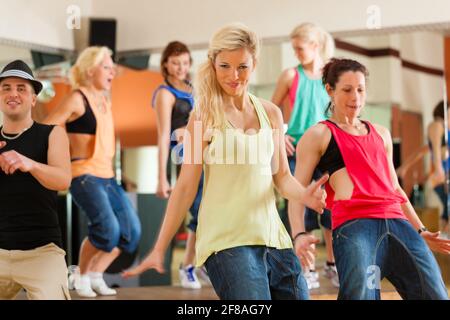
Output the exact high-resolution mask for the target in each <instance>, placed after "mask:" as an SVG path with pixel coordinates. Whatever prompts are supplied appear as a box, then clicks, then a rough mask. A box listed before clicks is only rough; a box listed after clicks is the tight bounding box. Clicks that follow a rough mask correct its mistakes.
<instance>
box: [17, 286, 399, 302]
mask: <svg viewBox="0 0 450 320" xmlns="http://www.w3.org/2000/svg"><path fill="white" fill-rule="evenodd" d="M117 292H118V294H117V295H115V296H98V297H96V298H80V297H79V296H78V295H77V293H76V292H75V291H71V292H70V295H71V297H72V299H73V300H218V297H217V295H216V294H215V292H214V290H213V288H211V287H205V288H201V289H198V290H190V289H183V288H181V287H177V286H153V287H138V288H118V289H117ZM336 298H337V295H336V294H333V293H331V294H330V293H329V294H317V293H314V292H311V300H336ZM381 298H382V300H400V299H401V298H400V296H399V295H398V294H397V293H396V292H383V293H382V294H381ZM26 299H27V298H26V294H25V292H21V293H20V294H19V296H18V297H17V299H16V300H26Z"/></svg>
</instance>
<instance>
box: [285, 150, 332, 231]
mask: <svg viewBox="0 0 450 320" xmlns="http://www.w3.org/2000/svg"><path fill="white" fill-rule="evenodd" d="M288 162H289V169H290V170H291V174H292V175H294V173H295V163H296V155H295V153H294V155H293V156H290V157H288ZM321 176H322V173H321V172H320V171H319V170H317V169H315V170H314V173H313V177H312V178H313V180H318V179H319V178H320V177H321ZM287 203H288V201H287V200H286V207H287ZM319 221H320V224H321V225H322V227H324V228H325V229H328V230H331V211H330V210H328V209H324V210H323V213H322V214H319V213H317V212H316V211H314V210H312V209H310V208H308V207H306V208H305V230H306V231H307V232H310V231H313V230H316V229H318V230H320V225H319Z"/></svg>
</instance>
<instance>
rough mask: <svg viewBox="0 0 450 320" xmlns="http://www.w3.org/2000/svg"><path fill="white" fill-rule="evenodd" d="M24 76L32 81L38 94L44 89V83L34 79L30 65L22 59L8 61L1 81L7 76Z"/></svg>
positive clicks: (0, 77) (1, 75) (0, 76)
mask: <svg viewBox="0 0 450 320" xmlns="http://www.w3.org/2000/svg"><path fill="white" fill-rule="evenodd" d="M11 77H16V78H22V79H26V80H28V81H30V82H31V85H32V86H33V88H34V91H35V93H36V94H39V92H41V90H42V83H41V82H39V81H37V80H36V79H34V76H33V72H32V71H31V69H30V67H29V66H28V65H27V64H26V63H25V62H23V61H22V60H14V61H13V62H10V63H8V64H7V65H6V66H5V67H4V68H3V70H2V72H1V73H0V82H1V81H2V80H3V79H5V78H11Z"/></svg>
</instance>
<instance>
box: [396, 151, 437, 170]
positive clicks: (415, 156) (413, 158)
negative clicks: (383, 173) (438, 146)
mask: <svg viewBox="0 0 450 320" xmlns="http://www.w3.org/2000/svg"><path fill="white" fill-rule="evenodd" d="M428 152H430V149H429V147H428V145H424V146H422V147H420V148H419V149H417V150H416V151H415V152H414V153H412V154H411V155H410V156H409V157H408V158H407V159H406V160H405V161H404V162H403V164H402V165H401V166H400V167H398V168H397V170H396V172H397V175H398V176H400V177H401V178H405V176H406V173H407V172H408V171H409V169H410V168H411V167H412V166H414V165H415V164H416V163H417V162H418V161H420V160H422V159H423V158H424V157H425V156H426V155H427V154H428Z"/></svg>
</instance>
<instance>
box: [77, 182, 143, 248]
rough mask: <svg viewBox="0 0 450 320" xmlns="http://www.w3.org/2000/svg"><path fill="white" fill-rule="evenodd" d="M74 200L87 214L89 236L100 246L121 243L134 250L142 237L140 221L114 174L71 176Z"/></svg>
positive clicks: (119, 246) (116, 245)
mask: <svg viewBox="0 0 450 320" xmlns="http://www.w3.org/2000/svg"><path fill="white" fill-rule="evenodd" d="M70 193H71V194H72V197H73V200H74V202H75V203H76V204H77V206H78V207H79V208H80V209H81V210H83V211H84V212H85V214H86V215H87V217H88V238H89V241H90V242H91V243H92V245H94V247H96V248H97V249H100V250H103V251H106V252H111V250H112V249H114V248H115V247H118V248H120V249H122V250H124V251H126V252H128V253H133V252H134V251H135V250H136V249H137V246H138V244H139V240H140V237H141V223H140V221H139V218H138V215H137V213H136V210H135V209H134V208H133V206H132V204H131V202H130V200H129V199H128V197H127V195H126V193H125V191H124V190H123V189H122V187H120V186H119V185H118V184H117V182H116V180H115V179H114V178H111V179H103V178H98V177H94V176H92V175H83V176H79V177H76V178H74V179H72V183H71V186H70Z"/></svg>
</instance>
